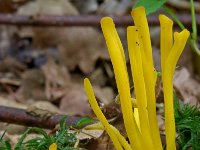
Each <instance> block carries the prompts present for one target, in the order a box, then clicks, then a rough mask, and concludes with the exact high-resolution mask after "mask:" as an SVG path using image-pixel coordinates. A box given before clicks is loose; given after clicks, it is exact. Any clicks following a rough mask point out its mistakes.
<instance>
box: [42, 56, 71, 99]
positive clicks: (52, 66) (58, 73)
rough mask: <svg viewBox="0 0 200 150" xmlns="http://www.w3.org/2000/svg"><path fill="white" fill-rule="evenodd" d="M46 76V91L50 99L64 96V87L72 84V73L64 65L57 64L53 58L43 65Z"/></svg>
mask: <svg viewBox="0 0 200 150" xmlns="http://www.w3.org/2000/svg"><path fill="white" fill-rule="evenodd" d="M42 71H43V72H44V76H45V93H46V96H47V98H48V99H58V98H60V97H62V96H63V94H64V93H63V89H64V88H66V87H68V86H69V85H70V74H69V72H68V70H67V68H66V67H65V66H63V65H59V64H56V63H55V62H54V60H53V59H49V61H48V62H47V63H46V64H45V65H44V66H42Z"/></svg>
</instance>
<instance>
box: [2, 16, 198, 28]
mask: <svg viewBox="0 0 200 150" xmlns="http://www.w3.org/2000/svg"><path fill="white" fill-rule="evenodd" d="M102 17H103V16H33V17H30V16H19V15H13V14H0V24H6V25H23V26H97V27H98V26H100V24H99V22H100V19H101V18H102ZM111 17H112V18H113V19H114V22H115V24H116V26H128V25H133V20H132V18H131V16H111ZM177 17H178V18H179V19H180V20H181V22H182V23H183V24H185V25H191V16H190V14H181V15H177ZM196 18H197V19H196V20H197V25H200V15H196ZM148 22H149V25H153V26H155V25H159V20H158V16H157V15H150V16H148Z"/></svg>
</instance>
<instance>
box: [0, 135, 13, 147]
mask: <svg viewBox="0 0 200 150" xmlns="http://www.w3.org/2000/svg"><path fill="white" fill-rule="evenodd" d="M5 133H6V132H5V131H4V133H3V134H2V136H1V138H0V150H11V144H10V143H9V142H8V141H6V140H4V139H3V137H4V135H5Z"/></svg>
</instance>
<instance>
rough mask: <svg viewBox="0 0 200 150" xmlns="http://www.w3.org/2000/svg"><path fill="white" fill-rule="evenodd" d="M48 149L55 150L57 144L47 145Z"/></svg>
mask: <svg viewBox="0 0 200 150" xmlns="http://www.w3.org/2000/svg"><path fill="white" fill-rule="evenodd" d="M49 150H57V144H56V143H53V144H51V145H50V146H49Z"/></svg>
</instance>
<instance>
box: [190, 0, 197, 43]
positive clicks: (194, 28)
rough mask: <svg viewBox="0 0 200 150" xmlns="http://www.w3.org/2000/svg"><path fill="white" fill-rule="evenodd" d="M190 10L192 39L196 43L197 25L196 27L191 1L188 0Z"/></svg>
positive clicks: (192, 2)
mask: <svg viewBox="0 0 200 150" xmlns="http://www.w3.org/2000/svg"><path fill="white" fill-rule="evenodd" d="M190 9H191V16H192V39H194V40H195V41H196V40H197V25H196V17H195V10H194V1H193V0H190Z"/></svg>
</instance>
